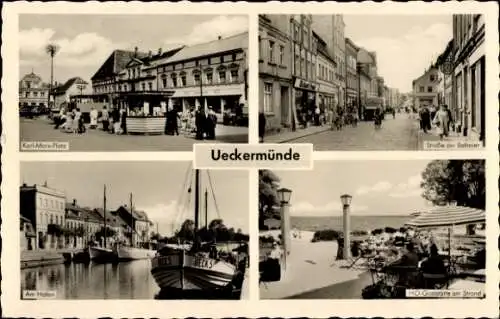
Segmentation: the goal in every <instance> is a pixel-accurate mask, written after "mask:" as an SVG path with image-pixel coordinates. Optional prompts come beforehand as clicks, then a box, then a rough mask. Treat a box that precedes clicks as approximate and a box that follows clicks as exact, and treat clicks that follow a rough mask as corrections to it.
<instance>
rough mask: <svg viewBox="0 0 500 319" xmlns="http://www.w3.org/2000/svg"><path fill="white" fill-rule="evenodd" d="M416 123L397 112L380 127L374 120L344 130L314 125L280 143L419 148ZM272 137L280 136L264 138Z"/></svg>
mask: <svg viewBox="0 0 500 319" xmlns="http://www.w3.org/2000/svg"><path fill="white" fill-rule="evenodd" d="M415 123H416V119H413V118H410V117H409V116H408V115H406V114H397V116H396V119H393V118H392V116H387V117H386V119H385V120H384V121H383V123H382V128H381V129H378V130H377V129H375V128H374V125H373V122H360V123H358V126H357V127H351V126H348V127H344V128H343V129H342V130H341V131H331V130H329V129H328V128H326V127H319V128H318V127H313V128H310V129H309V128H308V129H305V130H303V135H307V136H304V137H300V135H299V136H297V137H293V136H291V135H290V136H291V138H290V139H289V138H285V140H282V141H279V143H313V144H314V150H315V151H335V150H339V151H369V150H380V151H382V150H386V151H391V150H394V151H396V150H401V151H403V150H417V149H418V139H417V133H418V127H417V126H416V124H415ZM293 133H296V134H297V132H293ZM286 134H288V133H284V134H283V135H284V136H287V135H286ZM297 135H298V134H297ZM273 139H274V140H276V141H277V140H278V139H279V137H278V136H277V137H269V138H267V139H266V141H265V142H269V143H271V141H272V140H273Z"/></svg>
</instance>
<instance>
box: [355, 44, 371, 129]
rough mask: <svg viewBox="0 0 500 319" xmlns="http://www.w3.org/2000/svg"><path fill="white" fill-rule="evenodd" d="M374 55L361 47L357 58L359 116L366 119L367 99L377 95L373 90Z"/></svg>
mask: <svg viewBox="0 0 500 319" xmlns="http://www.w3.org/2000/svg"><path fill="white" fill-rule="evenodd" d="M374 64H375V61H374V57H373V55H371V54H370V53H369V52H368V51H367V50H365V49H363V48H359V50H358V55H357V59H356V67H357V77H358V105H359V110H358V112H359V116H360V118H361V119H364V110H365V106H366V102H367V99H368V98H369V97H373V96H376V95H375V94H374V92H373V90H374V88H373V85H372V83H374V81H373V80H374V78H375V76H376V75H374V70H375V68H374Z"/></svg>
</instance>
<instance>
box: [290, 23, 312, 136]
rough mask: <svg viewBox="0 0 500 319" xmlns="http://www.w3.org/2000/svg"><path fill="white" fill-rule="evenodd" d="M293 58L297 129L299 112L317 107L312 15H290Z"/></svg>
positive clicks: (293, 95) (293, 96)
mask: <svg viewBox="0 0 500 319" xmlns="http://www.w3.org/2000/svg"><path fill="white" fill-rule="evenodd" d="M290 24H291V26H290V32H291V41H292V43H291V49H292V52H291V58H292V62H291V65H292V83H293V89H292V109H293V114H294V122H293V123H292V124H293V125H292V129H295V125H296V124H297V119H298V115H299V114H303V113H308V112H310V111H311V112H312V111H313V110H314V109H315V107H316V91H317V88H316V85H317V84H316V57H317V50H316V46H317V44H316V40H315V38H314V37H313V34H312V15H310V14H295V15H291V17H290Z"/></svg>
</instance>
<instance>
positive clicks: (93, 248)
mask: <svg viewBox="0 0 500 319" xmlns="http://www.w3.org/2000/svg"><path fill="white" fill-rule="evenodd" d="M103 206H104V209H103V211H104V240H103V244H102V247H101V246H99V245H98V243H93V244H92V245H89V247H88V251H89V258H90V260H91V261H94V262H99V263H107V262H114V261H115V260H116V259H117V255H116V253H115V251H114V250H113V249H110V248H106V241H107V236H106V235H107V234H106V230H107V227H108V226H107V223H106V185H104V200H103Z"/></svg>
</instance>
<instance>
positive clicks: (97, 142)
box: [20, 118, 248, 152]
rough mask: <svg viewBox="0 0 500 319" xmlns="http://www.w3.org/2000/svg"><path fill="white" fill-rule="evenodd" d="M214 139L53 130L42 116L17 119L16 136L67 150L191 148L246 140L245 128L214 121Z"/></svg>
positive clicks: (162, 149)
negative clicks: (60, 144) (64, 146)
mask: <svg viewBox="0 0 500 319" xmlns="http://www.w3.org/2000/svg"><path fill="white" fill-rule="evenodd" d="M216 137H217V140H216V141H197V140H195V139H194V138H191V137H187V136H183V135H179V136H170V135H150V136H144V135H113V134H108V133H105V132H103V131H101V130H87V132H86V133H84V134H80V135H79V134H71V133H64V132H61V131H60V130H55V129H54V126H53V125H50V122H49V121H48V120H47V119H44V118H38V119H33V120H30V119H21V121H20V140H21V142H29V141H44V142H45V141H55V142H69V145H70V146H69V147H70V149H69V151H95V152H102V151H184V152H186V151H192V149H193V144H195V143H199V142H201V143H247V142H248V128H246V127H232V126H224V125H217V127H216Z"/></svg>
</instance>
